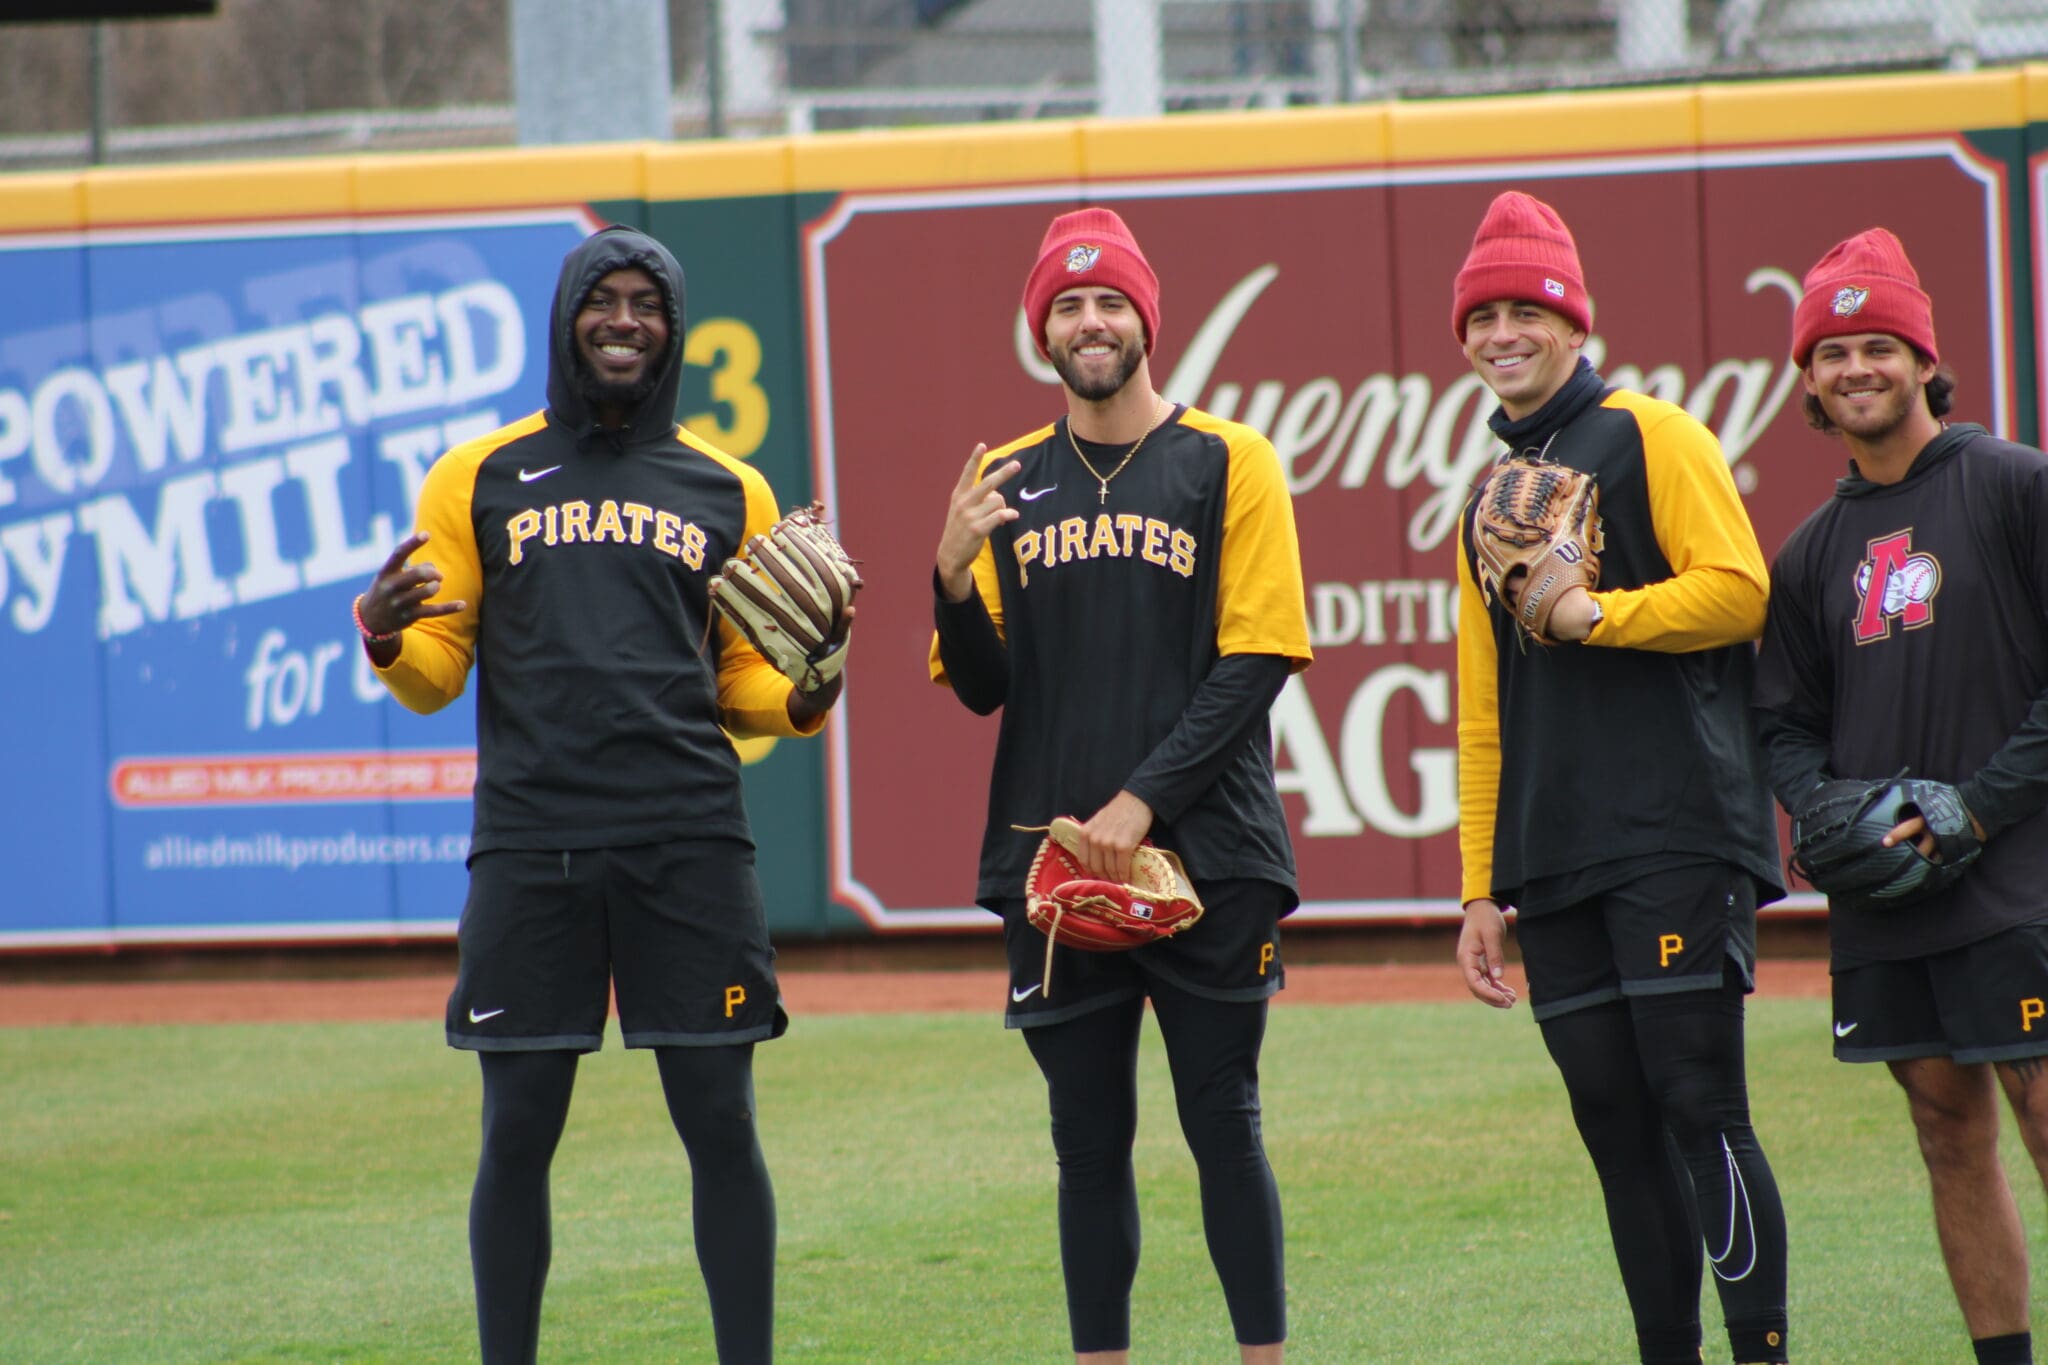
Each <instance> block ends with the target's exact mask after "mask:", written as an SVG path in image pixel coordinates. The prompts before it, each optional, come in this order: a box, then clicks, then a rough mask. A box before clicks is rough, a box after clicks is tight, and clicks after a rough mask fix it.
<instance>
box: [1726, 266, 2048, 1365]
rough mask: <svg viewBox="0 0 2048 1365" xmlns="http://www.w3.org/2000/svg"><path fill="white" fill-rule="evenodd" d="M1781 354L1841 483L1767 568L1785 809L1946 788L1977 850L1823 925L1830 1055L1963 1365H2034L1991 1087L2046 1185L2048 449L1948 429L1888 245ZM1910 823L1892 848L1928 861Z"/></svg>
mask: <svg viewBox="0 0 2048 1365" xmlns="http://www.w3.org/2000/svg"><path fill="white" fill-rule="evenodd" d="M1792 359H1793V361H1794V363H1795V364H1797V365H1799V366H1800V367H1801V369H1802V371H1803V372H1804V382H1805V387H1806V398H1805V405H1806V415H1807V420H1808V422H1809V423H1810V424H1811V425H1813V426H1814V427H1815V428H1817V429H1819V430H1820V431H1823V432H1826V433H1828V434H1830V435H1833V436H1837V437H1839V438H1840V440H1841V443H1842V445H1843V446H1845V447H1847V449H1848V453H1849V457H1850V459H1849V470H1848V473H1847V475H1846V476H1845V477H1843V478H1842V479H1841V480H1840V481H1839V482H1838V483H1836V485H1835V491H1834V495H1833V496H1832V497H1830V498H1829V499H1828V500H1827V501H1826V502H1825V503H1823V504H1822V505H1821V506H1820V507H1819V508H1818V509H1817V510H1816V511H1815V512H1814V513H1813V515H1811V516H1810V517H1808V518H1807V519H1806V521H1805V522H1804V523H1802V524H1801V525H1800V527H1799V529H1798V530H1796V531H1794V532H1793V533H1792V535H1791V536H1790V538H1788V539H1787V540H1786V542H1785V545H1784V548H1783V549H1782V550H1780V551H1779V553H1778V558H1777V563H1776V565H1775V566H1774V568H1773V571H1772V593H1771V605H1770V614H1769V618H1768V621H1767V622H1766V625H1765V627H1764V637H1763V652H1762V656H1761V660H1760V665H1759V673H1758V681H1757V694H1756V705H1757V708H1758V710H1759V712H1760V716H1759V719H1760V733H1761V734H1762V736H1763V740H1764V744H1765V748H1766V754H1767V761H1768V764H1769V772H1770V782H1771V787H1772V789H1773V790H1774V791H1775V792H1776V793H1777V796H1778V799H1779V800H1780V801H1781V802H1783V803H1784V805H1785V807H1786V808H1787V809H1788V810H1792V811H1795V812H1796V811H1798V810H1799V808H1800V805H1801V802H1802V799H1803V798H1804V796H1805V795H1806V794H1807V793H1808V792H1810V791H1812V790H1813V789H1814V788H1815V787H1816V786H1817V785H1818V784H1819V783H1820V782H1822V781H1823V780H1826V779H1831V778H1885V777H1889V776H1891V775H1892V774H1894V773H1897V772H1898V771H1899V770H1900V769H1909V770H1910V771H1911V773H1912V775H1913V776H1914V777H1917V778H1923V779H1933V780H1934V781H1936V782H1941V783H1952V784H1954V788H1955V791H1956V793H1957V794H1958V795H1959V796H1960V798H1961V801H1962V804H1963V806H1964V807H1966V808H1967V810H1968V812H1969V815H1970V820H1971V826H1972V830H1973V832H1974V835H1975V837H1976V838H1977V839H1978V840H1982V841H1985V843H1984V848H1983V852H1982V854H1981V855H1980V856H1979V857H1977V859H1976V861H1975V863H1974V864H1973V865H1972V866H1970V867H1969V868H1968V869H1967V870H1965V871H1964V873H1963V875H1962V878H1961V880H1960V881H1958V882H1957V883H1955V884H1954V885H1953V886H1951V887H1950V888H1948V889H1947V890H1946V891H1943V892H1941V893H1939V895H1938V896H1937V897H1936V898H1935V899H1933V900H1930V901H1927V902H1926V903H1924V904H1921V905H1916V906H1913V907H1910V908H1905V909H1899V910H1896V911H1892V912H1889V913H1887V912H1885V911H1882V910H1870V909H1858V908H1855V907H1850V906H1845V905H1840V904H1838V905H1835V906H1834V907H1833V908H1832V911H1831V913H1830V915H1829V917H1828V930H1829V940H1830V958H1831V963H1830V967H1831V971H1832V973H1833V977H1834V1030H1835V1056H1836V1057H1837V1058H1839V1059H1840V1060H1842V1061H1845V1062H1884V1063H1885V1064H1886V1065H1888V1066H1889V1067H1890V1069H1891V1073H1892V1076H1893V1078H1894V1079H1895V1080H1897V1081H1898V1083H1899V1085H1900V1086H1901V1087H1902V1088H1903V1089H1904V1090H1905V1092H1906V1101H1907V1107H1908V1109H1909V1110H1910V1112H1911V1113H1912V1116H1913V1126H1914V1128H1915V1130H1916V1131H1917V1132H1918V1135H1919V1139H1920V1155H1921V1157H1922V1158H1923V1159H1924V1160H1925V1162H1926V1164H1927V1174H1928V1179H1929V1183H1930V1185H1931V1188H1932V1192H1933V1201H1934V1222H1935V1228H1936V1230H1937V1231H1938V1233H1939V1234H1940V1240H1941V1250H1942V1256H1943V1258H1944V1259H1945V1260H1946V1261H1947V1263H1948V1274H1949V1280H1950V1283H1951V1284H1953V1285H1954V1287H1955V1293H1956V1300H1957V1302H1958V1303H1959V1304H1960V1305H1961V1307H1962V1311H1963V1321H1964V1323H1965V1325H1966V1326H1967V1327H1968V1328H1969V1331H1970V1336H1971V1338H1972V1343H1973V1345H1974V1346H1975V1348H1976V1352H1977V1359H1978V1360H1979V1361H1986V1362H2024V1361H2031V1360H2032V1359H2033V1346H2032V1338H2031V1336H2030V1334H2029V1331H2028V1315H2027V1250H2026V1240H2025V1237H2024V1236H2023V1234H2022V1231H2021V1228H2020V1219H2019V1210H2018V1208H2017V1207H2016V1206H2015V1204H2014V1202H2013V1194H2012V1190H2011V1188H2010V1187H2009V1185H2008V1183H2007V1181H2006V1178H2005V1173H2004V1169H2003V1168H2002V1167H2001V1166H2000V1164H1999V1159H1998V1124H1999V1117H1998V1092H1999V1091H2000V1090H2001V1089H2003V1090H2004V1092H2005V1096H2006V1100H2007V1101H2008V1103H2009V1104H2010V1105H2011V1108H2012V1111H2013V1114H2014V1116H2015V1118H2017V1119H2018V1121H2019V1129H2020V1135H2021V1137H2022V1138H2023V1139H2024V1140H2025V1143H2026V1148H2027V1151H2028V1153H2029V1154H2030V1155H2031V1156H2032V1157H2033V1159H2034V1164H2035V1168H2036V1169H2037V1171H2039V1172H2040V1173H2041V1174H2042V1176H2043V1178H2044V1180H2048V1069H2044V1063H2043V1058H2044V1057H2048V1018H2044V1013H2043V1011H2044V1004H2043V1002H2044V1001H2048V539H2044V536H2048V457H2044V456H2043V455H2042V454H2041V452H2039V451H2037V450H2033V449H2031V448H2029V447H2026V446H2019V445H2014V444H2012V443H2011V442H2009V441H2001V440H1998V439H1997V438H1995V437H1993V436H1991V435H1989V434H1988V433H1987V432H1986V431H1985V430H1984V429H1983V428H1982V427H1980V426H1977V425H1975V424H1973V423H1963V422H1958V423H1955V424H1950V423H1949V422H1947V421H1944V420H1943V419H1944V418H1945V417H1946V416H1947V414H1948V412H1949V407H1950V402H1951V397H1952V395H1953V393H1954V389H1955V379H1954V376H1953V375H1952V374H1950V373H1949V371H1948V370H1947V368H1946V367H1944V366H1942V365H1941V363H1940V353H1939V351H1938V350H1937V349H1936V347H1935V340H1934V310H1933V305H1932V304H1931V303H1930V301H1929V300H1928V297H1927V295H1926V294H1925V293H1923V292H1922V291H1921V288H1920V279H1919V275H1918V274H1917V273H1916V272H1915V271H1914V269H1913V266H1912V264H1911V262H1909V261H1908V260H1907V259H1906V252H1905V248H1904V247H1903V246H1901V245H1900V243H1899V240H1898V238H1896V237H1894V236H1893V235H1892V234H1891V233H1890V232H1887V231H1886V230H1884V229H1883V228H1872V229H1870V230H1869V231H1867V232H1861V233H1858V234H1857V235H1855V236H1854V237H1850V238H1848V239H1847V240H1846V241H1843V242H1841V243H1839V244H1838V245H1836V246H1835V247H1834V248H1833V249H1832V250H1830V251H1829V252H1828V253H1827V254H1826V255H1825V256H1823V257H1821V259H1820V261H1819V262H1818V263H1817V264H1816V265H1815V266H1814V267H1813V269H1812V270H1810V271H1809V272H1808V273H1807V276H1806V280H1805V288H1804V291H1803V294H1802V296H1801V298H1800V301H1799V305H1798V307H1797V309H1796V310H1795V311H1794V314H1793V323H1792ZM1922 825H1923V822H1922V821H1921V820H1919V819H1918V818H1912V819H1908V820H1907V821H1906V822H1905V823H1903V824H1901V825H1899V826H1898V827H1897V828H1896V829H1894V830H1893V831H1892V832H1891V834H1890V835H1888V836H1886V840H1887V842H1893V841H1898V840H1915V841H1916V842H1918V843H1919V844H1920V845H1921V847H1922V851H1923V853H1924V854H1926V855H1927V856H1930V857H1932V856H1935V855H1936V853H1937V850H1936V849H1935V847H1934V842H1933V840H1932V838H1931V837H1929V836H1928V835H1927V833H1926V832H1925V830H1924V829H1923V828H1922Z"/></svg>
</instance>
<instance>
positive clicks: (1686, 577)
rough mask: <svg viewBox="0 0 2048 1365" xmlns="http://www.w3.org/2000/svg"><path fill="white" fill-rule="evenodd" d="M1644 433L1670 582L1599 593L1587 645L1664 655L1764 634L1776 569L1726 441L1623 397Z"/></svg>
mask: <svg viewBox="0 0 2048 1365" xmlns="http://www.w3.org/2000/svg"><path fill="white" fill-rule="evenodd" d="M1608 401H1609V404H1610V406H1620V407H1627V408H1630V409H1632V410H1633V411H1634V413H1635V417H1636V421H1637V424H1638V425H1639V426H1640V427H1641V429H1642V433H1643V477H1644V481H1645V483H1646V485H1647V487H1648V490H1649V497H1650V522H1651V526H1652V529H1653V530H1654V531H1655V533H1656V536H1657V546H1658V548H1659V549H1661V550H1662V551H1663V552H1664V558H1665V559H1666V560H1667V561H1669V563H1670V565H1671V571H1672V572H1671V577H1669V578H1667V579H1664V580H1663V581H1661V582H1658V583H1651V584H1649V585H1647V586H1645V587H1641V588H1625V589H1618V590H1616V591H1614V592H1597V593H1594V594H1593V599H1594V600H1595V601H1596V602H1598V603H1599V604H1600V610H1601V614H1602V619H1601V621H1600V623H1599V624H1598V625H1596V626H1594V627H1593V633H1592V635H1591V636H1589V637H1588V638H1587V640H1586V643H1587V644H1589V645H1594V646H1605V647H1609V648H1615V649H1647V650H1654V651H1656V652H1658V653H1663V654H1685V653H1690V652H1692V651H1694V650H1701V649H1719V648H1721V647H1722V646H1724V645H1733V644H1740V643H1742V642H1743V641H1746V640H1754V639H1756V638H1757V637H1758V636H1760V635H1762V634H1763V630H1764V608H1765V606H1766V604H1767V603H1768V601H1769V599H1770V572H1769V570H1768V568H1767V567H1766V566H1765V563H1764V553H1763V548H1762V547H1761V546H1759V545H1758V544H1757V539H1756V528H1755V527H1753V526H1752V525H1750V521H1749V511H1748V509H1747V508H1745V507H1744V506H1743V505H1742V495H1741V494H1739V493H1737V492H1736V491H1735V480H1734V478H1733V476H1731V475H1730V474H1729V472H1728V460H1727V458H1726V457H1725V456H1724V455H1723V454H1722V453H1721V443H1720V442H1719V441H1716V440H1715V439H1714V433H1712V432H1711V431H1709V430H1707V429H1706V427H1704V426H1702V425H1701V424H1700V423H1699V422H1698V421H1697V420H1696V419H1694V418H1693V417H1692V416H1691V415H1690V414H1688V413H1687V412H1686V411H1685V410H1684V409H1683V408H1679V407H1677V406H1675V405H1673V404H1670V403H1664V402H1659V401H1658V400H1656V399H1652V398H1645V397H1643V396H1642V395H1640V394H1631V393H1622V394H1617V395H1615V396H1614V397H1613V398H1610V399H1609V400H1608Z"/></svg>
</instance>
